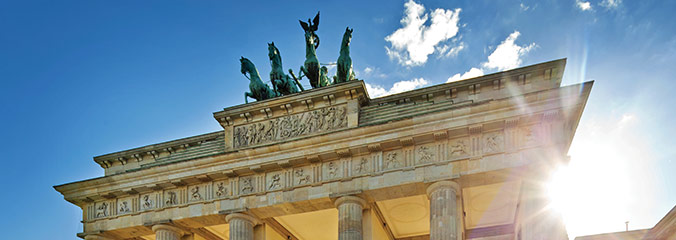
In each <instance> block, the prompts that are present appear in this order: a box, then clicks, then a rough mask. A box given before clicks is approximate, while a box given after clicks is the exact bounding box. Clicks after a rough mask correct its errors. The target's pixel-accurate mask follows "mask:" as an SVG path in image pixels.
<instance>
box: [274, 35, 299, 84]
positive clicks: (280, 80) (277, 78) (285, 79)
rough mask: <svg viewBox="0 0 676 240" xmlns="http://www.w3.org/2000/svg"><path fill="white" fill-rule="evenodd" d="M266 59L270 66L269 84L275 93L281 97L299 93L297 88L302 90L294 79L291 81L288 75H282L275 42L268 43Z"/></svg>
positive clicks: (279, 57) (280, 60) (279, 56)
mask: <svg viewBox="0 0 676 240" xmlns="http://www.w3.org/2000/svg"><path fill="white" fill-rule="evenodd" d="M268 57H270V65H271V66H272V69H271V70H270V82H272V88H273V89H274V90H275V92H278V93H280V94H281V95H288V94H292V93H297V92H299V91H298V87H300V88H301V89H303V86H301V85H300V83H299V82H296V79H293V80H292V79H291V77H289V75H286V74H285V73H284V70H283V69H282V56H281V54H280V53H279V49H277V47H276V46H275V42H272V43H268ZM296 84H297V85H296ZM296 86H298V87H296Z"/></svg>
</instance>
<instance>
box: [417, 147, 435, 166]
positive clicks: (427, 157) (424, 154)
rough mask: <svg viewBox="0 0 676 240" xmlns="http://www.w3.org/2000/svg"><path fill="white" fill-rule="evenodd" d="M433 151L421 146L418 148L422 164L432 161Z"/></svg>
mask: <svg viewBox="0 0 676 240" xmlns="http://www.w3.org/2000/svg"><path fill="white" fill-rule="evenodd" d="M432 157H433V155H432V151H431V150H430V148H429V147H428V146H421V147H420V148H418V159H419V162H421V163H426V162H430V161H432Z"/></svg>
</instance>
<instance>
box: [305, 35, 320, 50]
mask: <svg viewBox="0 0 676 240" xmlns="http://www.w3.org/2000/svg"><path fill="white" fill-rule="evenodd" d="M305 45H307V46H312V47H314V49H317V48H318V47H319V36H317V34H316V33H315V32H313V31H305Z"/></svg>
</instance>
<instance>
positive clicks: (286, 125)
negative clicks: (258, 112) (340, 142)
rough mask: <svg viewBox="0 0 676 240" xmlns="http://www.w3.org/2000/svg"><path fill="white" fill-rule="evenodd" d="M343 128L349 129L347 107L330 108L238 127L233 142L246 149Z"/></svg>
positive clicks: (236, 145)
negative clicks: (246, 147)
mask: <svg viewBox="0 0 676 240" xmlns="http://www.w3.org/2000/svg"><path fill="white" fill-rule="evenodd" d="M343 127H347V115H346V114H345V106H338V107H328V108H323V109H318V110H314V111H310V112H303V113H299V114H294V115H290V116H284V117H278V118H275V119H272V120H269V121H266V122H258V123H253V124H249V125H243V126H236V127H235V129H234V134H233V142H234V146H235V147H245V146H251V145H256V144H261V143H266V142H271V141H278V140H284V139H287V138H292V137H297V136H302V135H307V134H311V133H316V132H321V131H328V130H333V129H338V128H343Z"/></svg>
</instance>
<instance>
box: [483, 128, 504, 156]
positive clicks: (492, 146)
mask: <svg viewBox="0 0 676 240" xmlns="http://www.w3.org/2000/svg"><path fill="white" fill-rule="evenodd" d="M504 140H505V139H504V137H503V134H502V132H493V133H487V134H484V153H497V152H501V151H502V150H503V149H504V148H503V146H504V143H505V142H504Z"/></svg>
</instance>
